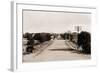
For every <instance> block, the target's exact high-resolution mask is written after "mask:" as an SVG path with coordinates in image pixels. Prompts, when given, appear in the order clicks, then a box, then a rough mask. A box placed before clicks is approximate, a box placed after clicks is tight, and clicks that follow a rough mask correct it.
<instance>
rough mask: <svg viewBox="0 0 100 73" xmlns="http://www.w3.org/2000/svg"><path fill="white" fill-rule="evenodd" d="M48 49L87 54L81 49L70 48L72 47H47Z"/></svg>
mask: <svg viewBox="0 0 100 73" xmlns="http://www.w3.org/2000/svg"><path fill="white" fill-rule="evenodd" d="M49 50H50V51H69V52H71V53H77V54H87V53H84V52H81V51H78V50H76V49H72V48H59V49H49Z"/></svg>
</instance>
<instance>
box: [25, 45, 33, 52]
mask: <svg viewBox="0 0 100 73" xmlns="http://www.w3.org/2000/svg"><path fill="white" fill-rule="evenodd" d="M26 52H29V53H32V52H33V46H32V45H28V46H27V48H26Z"/></svg>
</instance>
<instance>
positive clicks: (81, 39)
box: [78, 32, 91, 53]
mask: <svg viewBox="0 0 100 73" xmlns="http://www.w3.org/2000/svg"><path fill="white" fill-rule="evenodd" d="M78 46H81V47H82V48H83V52H85V53H91V35H90V33H88V32H81V33H80V34H78Z"/></svg>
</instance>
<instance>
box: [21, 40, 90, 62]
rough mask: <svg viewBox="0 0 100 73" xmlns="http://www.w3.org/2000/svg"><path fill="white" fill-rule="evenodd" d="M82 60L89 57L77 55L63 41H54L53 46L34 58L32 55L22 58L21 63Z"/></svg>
mask: <svg viewBox="0 0 100 73" xmlns="http://www.w3.org/2000/svg"><path fill="white" fill-rule="evenodd" d="M83 59H90V55H86V54H80V53H77V52H76V51H75V50H73V49H71V48H70V47H69V46H68V45H67V44H65V40H54V42H53V44H51V45H50V46H48V47H47V48H46V49H45V50H44V51H43V52H41V53H40V54H39V55H37V56H35V57H33V54H29V55H25V56H23V62H37V61H55V60H83Z"/></svg>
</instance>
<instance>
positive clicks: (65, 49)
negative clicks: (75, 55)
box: [49, 48, 75, 51]
mask: <svg viewBox="0 0 100 73" xmlns="http://www.w3.org/2000/svg"><path fill="white" fill-rule="evenodd" d="M49 50H50V51H75V50H74V49H71V48H59V49H49Z"/></svg>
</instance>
